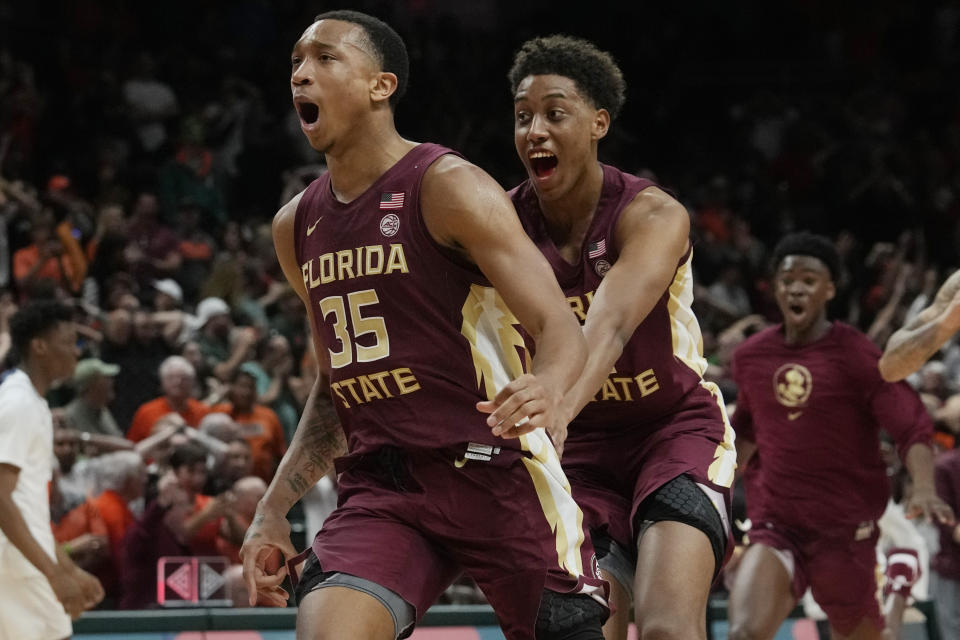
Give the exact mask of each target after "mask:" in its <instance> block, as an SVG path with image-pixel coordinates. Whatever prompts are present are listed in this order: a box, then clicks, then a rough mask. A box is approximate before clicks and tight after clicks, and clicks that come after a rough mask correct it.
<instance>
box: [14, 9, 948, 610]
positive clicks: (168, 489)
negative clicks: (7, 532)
mask: <svg viewBox="0 0 960 640" xmlns="http://www.w3.org/2000/svg"><path fill="white" fill-rule="evenodd" d="M674 4H676V3H674ZM748 4H750V5H755V6H754V9H755V11H746V10H745V11H738V12H737V13H736V16H729V15H726V13H725V12H726V11H727V9H725V8H724V5H723V4H722V3H720V4H717V3H689V4H686V3H684V6H670V7H664V6H649V7H647V6H645V5H643V4H642V3H626V4H624V3H619V4H618V5H617V4H614V3H611V4H610V6H609V7H604V11H602V12H596V11H593V10H591V16H592V18H591V20H582V19H581V18H582V17H583V16H582V15H580V12H579V11H576V12H574V13H571V14H565V13H563V12H560V11H559V10H557V9H556V7H555V6H554V5H552V4H551V5H547V4H546V3H543V2H538V1H534V2H528V3H520V4H517V3H509V4H508V3H505V2H501V1H498V0H486V1H480V2H471V3H442V2H439V1H434V0H406V1H403V2H386V1H379V2H378V1H372V0H371V1H367V2H347V3H340V4H338V5H336V7H333V6H330V7H327V6H322V5H316V3H306V2H301V1H299V0H285V1H283V2H265V1H262V0H241V1H238V2H229V3H225V2H215V3H200V4H197V3H189V4H188V3H184V2H180V1H174V2H172V3H159V4H155V3H136V4H135V5H130V4H128V3H122V2H113V1H107V0H103V1H98V0H87V1H81V2H53V3H45V4H43V5H38V4H36V3H34V4H32V5H31V4H29V3H13V2H9V1H8V0H0V360H2V361H3V367H2V368H3V369H8V368H9V367H10V366H12V365H13V364H14V363H13V362H12V361H11V358H10V354H9V353H8V351H9V335H8V333H7V320H8V319H9V317H10V315H11V313H12V312H13V311H14V310H15V309H16V308H17V306H18V305H19V304H22V303H23V302H24V301H25V300H28V299H37V298H44V297H56V298H59V299H62V300H64V301H69V302H70V303H72V304H73V306H74V308H75V310H76V317H77V320H78V322H79V324H80V327H81V332H82V338H81V341H82V344H81V349H82V353H83V357H84V359H83V360H82V361H81V363H80V364H79V366H78V367H77V370H76V373H75V375H74V378H73V380H71V381H70V382H69V384H67V385H64V386H62V387H60V388H59V389H56V390H55V391H54V392H52V393H51V397H50V398H49V400H50V404H51V407H54V408H55V414H56V418H57V431H56V455H57V458H58V460H59V463H60V473H59V476H58V478H57V481H56V483H55V485H54V489H53V491H52V497H51V500H52V505H53V515H54V520H55V521H56V525H55V526H56V531H57V539H58V540H60V541H61V542H63V543H66V544H67V545H68V546H69V549H70V552H71V555H73V556H74V558H75V559H77V560H78V562H80V563H82V564H84V565H85V566H88V567H91V568H93V569H95V571H96V572H97V574H98V575H99V576H100V577H101V579H102V580H103V584H104V585H105V586H106V587H107V593H108V599H107V600H106V601H105V603H104V605H103V606H105V607H143V606H149V605H150V604H151V603H153V602H154V600H155V592H154V590H155V581H154V579H153V577H152V573H151V572H152V571H154V570H155V567H156V560H157V558H159V557H161V556H165V555H183V554H201V555H223V556H226V557H228V558H231V559H232V561H233V562H236V559H237V551H238V549H239V545H240V543H241V541H242V535H243V531H244V529H245V527H246V525H247V524H248V523H249V520H250V518H251V517H252V514H253V510H254V507H255V505H256V502H257V500H258V499H259V496H261V495H262V493H263V491H264V489H265V486H266V485H265V483H266V482H269V480H270V478H271V475H272V473H273V471H274V469H275V467H276V465H277V463H278V461H279V459H280V457H281V456H282V455H283V452H284V451H285V447H286V445H287V443H288V442H289V441H290V438H291V437H292V434H293V431H294V429H295V427H296V423H297V419H298V416H299V413H300V410H301V408H302V406H303V404H304V401H305V399H306V394H307V393H308V392H309V390H310V387H311V385H312V384H313V381H314V377H315V375H316V369H317V367H316V362H315V361H314V358H313V350H312V345H311V344H310V330H309V328H308V326H307V324H306V316H305V312H304V309H303V305H302V303H301V302H300V300H299V299H298V298H297V296H296V295H295V294H293V292H292V291H291V290H290V288H289V287H288V286H287V285H286V284H285V281H284V279H283V276H282V273H281V272H280V269H279V267H278V264H277V261H276V258H275V254H274V250H273V244H272V239H271V233H270V223H271V218H272V214H273V212H274V211H275V210H276V209H277V208H278V206H279V205H280V204H281V203H283V202H285V201H286V200H288V199H289V198H290V197H291V196H292V195H293V194H295V193H296V192H298V191H299V190H301V189H302V188H303V187H304V186H305V185H306V184H308V183H309V182H310V181H311V180H312V179H313V178H314V177H316V176H317V175H319V174H320V173H321V172H322V171H323V164H322V156H321V155H320V154H318V153H316V152H315V151H313V150H311V149H310V148H309V147H308V146H306V143H305V142H304V140H303V138H302V136H301V134H300V131H299V125H298V122H297V119H296V116H295V113H294V111H293V109H291V108H290V105H289V94H288V93H287V92H288V88H287V74H288V67H287V63H286V60H287V56H288V54H289V48H290V46H291V44H292V43H293V42H294V41H295V39H296V38H297V37H298V35H299V32H300V31H301V30H302V28H303V27H304V26H306V25H307V24H309V22H310V20H311V18H312V16H313V15H314V14H315V13H317V12H319V11H321V10H323V9H326V8H340V7H341V6H344V7H346V6H349V7H352V8H358V9H361V10H364V11H367V12H370V13H374V14H376V15H380V16H381V17H383V18H384V19H386V20H387V21H388V22H390V23H391V24H392V25H394V26H395V27H397V29H398V31H400V33H401V35H403V36H404V37H405V39H406V40H407V43H408V47H409V49H410V53H411V61H412V70H411V78H412V79H411V86H410V90H409V92H408V95H407V97H406V98H405V99H404V100H403V101H401V103H400V105H399V107H398V111H397V121H398V127H399V129H400V131H401V132H402V133H404V134H405V135H407V136H408V137H410V138H412V139H417V140H429V141H434V142H440V143H443V144H447V145H449V146H451V147H454V148H456V149H458V150H459V151H461V152H463V153H464V154H465V155H466V156H467V157H468V158H469V159H471V160H472V161H474V162H476V163H477V164H479V165H480V166H482V167H483V168H485V169H487V170H488V171H489V172H490V173H491V174H492V175H494V177H496V178H498V179H499V180H500V181H501V182H502V183H503V186H504V187H505V188H510V187H512V186H514V185H515V184H516V183H518V182H519V181H520V180H521V179H522V178H523V177H524V176H523V170H522V167H521V165H520V163H519V161H517V160H516V158H515V152H514V151H513V147H512V126H511V116H512V105H511V100H510V96H509V94H508V91H507V83H506V79H505V75H506V71H507V69H508V67H509V62H510V57H511V55H512V52H513V48H514V47H515V46H516V45H517V44H519V43H520V42H521V41H523V40H524V39H525V38H527V37H529V36H531V35H544V34H547V33H552V32H566V33H572V34H574V35H581V36H585V37H588V38H593V39H594V40H595V41H596V42H598V44H600V46H602V47H604V48H607V49H609V50H610V51H612V52H613V53H614V54H615V56H616V57H617V58H618V60H619V61H620V63H621V66H622V67H623V68H624V70H625V72H626V75H627V78H626V79H627V82H628V89H629V91H628V102H627V106H626V108H625V109H624V111H623V114H622V115H621V118H620V120H619V121H618V122H617V123H615V125H614V128H613V131H612V133H611V135H610V136H609V139H608V140H605V141H603V142H602V143H601V147H600V149H601V158H602V159H604V160H606V161H610V162H612V163H614V164H618V165H619V166H621V167H623V168H625V169H628V170H632V171H636V172H637V173H638V174H641V175H644V176H648V177H651V178H652V179H654V180H656V181H657V182H659V183H660V184H662V185H663V186H664V187H665V188H667V189H669V190H671V191H672V192H674V193H675V194H676V195H677V197H678V198H679V199H680V200H681V201H682V202H684V203H685V205H686V206H687V208H688V210H689V212H690V214H691V217H692V220H693V233H694V241H695V249H694V256H695V259H694V270H695V279H696V283H697V291H696V310H697V312H698V315H699V320H700V323H701V326H702V328H703V334H704V349H705V352H706V355H707V356H708V358H709V361H710V364H711V367H710V370H709V371H708V377H709V378H711V379H713V380H715V381H717V382H718V383H719V384H720V385H721V387H722V389H723V391H724V393H725V395H726V398H727V400H728V401H729V402H730V404H731V408H732V407H733V405H735V402H736V388H735V386H734V385H733V383H732V381H731V380H730V379H729V377H728V372H727V363H728V358H729V355H730V353H731V351H732V350H733V349H734V348H735V347H736V346H737V345H738V344H739V343H740V342H741V341H742V340H743V339H744V338H745V337H746V336H748V335H750V334H751V333H752V332H754V331H756V330H758V329H760V328H762V327H764V326H767V325H769V324H770V323H773V322H776V321H777V315H778V314H777V311H776V307H775V305H774V304H773V301H772V296H771V291H770V285H769V282H768V276H769V274H768V265H767V258H768V251H769V249H770V248H771V247H772V246H773V244H774V243H775V242H776V240H777V239H778V238H779V237H780V236H781V235H782V234H783V233H785V232H788V231H792V230H799V229H808V230H811V231H814V232H818V233H823V234H826V235H829V236H830V237H832V238H834V239H835V241H836V244H837V247H838V249H839V250H840V253H841V255H842V257H843V260H844V264H843V275H842V276H841V278H840V281H839V282H838V283H837V288H838V295H837V297H836V299H835V300H834V302H833V303H832V307H831V314H832V317H833V318H835V319H840V320H844V321H847V322H850V323H851V324H853V325H855V326H858V327H859V328H861V329H862V330H864V331H865V332H867V333H868V335H869V336H870V337H871V338H872V339H873V340H874V341H876V343H877V344H878V345H883V344H884V342H885V340H886V339H887V337H888V336H889V335H890V334H891V333H892V331H894V330H896V329H897V328H898V327H900V326H901V325H902V324H903V323H904V321H905V320H906V319H908V318H910V317H911V315H912V314H915V313H917V312H918V311H919V310H920V309H922V308H923V307H924V306H925V305H926V304H927V303H928V302H929V300H930V296H931V295H932V294H933V293H934V292H935V291H936V288H937V287H938V286H939V284H940V283H941V282H942V281H943V280H944V278H945V277H946V276H947V275H948V274H949V273H950V272H952V270H953V269H955V268H956V267H957V266H958V265H960V260H958V257H960V84H958V83H957V82H956V78H957V77H960V69H958V66H960V28H958V25H960V2H957V1H954V0H942V1H932V2H924V3H921V5H918V7H914V6H912V5H908V4H904V3H897V2H883V1H881V2H879V3H875V4H874V5H871V9H870V11H869V12H865V13H862V14H861V13H858V12H857V10H856V9H854V8H853V7H852V6H850V7H847V6H834V5H832V4H831V5H830V6H829V7H828V6H827V3H822V2H818V1H817V0H813V1H809V0H804V1H801V0H790V1H787V2H783V3H774V4H775V5H776V6H773V7H771V6H768V4H769V3H760V2H752V3H748ZM628 5H629V6H628ZM658 5H662V3H658ZM828 8H829V11H828V10H827V9H828ZM611 25H614V26H615V28H611ZM480 52H482V55H481V53H480ZM760 52H763V53H762V54H761V53H760ZM518 277H520V274H518ZM911 383H912V384H914V385H915V386H916V387H917V388H918V389H919V390H920V391H921V393H922V394H923V398H924V401H925V403H926V404H927V407H928V408H929V410H930V412H931V414H932V415H933V416H934V418H935V420H936V424H937V428H938V439H939V442H940V445H941V446H942V447H943V448H944V449H950V448H953V447H954V446H955V442H956V436H957V434H960V342H958V341H956V340H954V341H952V342H951V343H949V344H948V345H947V346H946V347H945V348H944V349H943V351H942V352H941V354H940V355H939V357H937V358H935V359H934V360H933V361H931V362H930V363H929V364H928V365H927V366H926V367H925V368H924V369H923V370H922V371H921V372H920V373H919V374H917V375H916V376H914V377H913V378H912V379H911ZM891 466H892V469H893V468H895V467H896V465H894V464H892V465H891ZM325 487H326V493H324V492H320V491H318V493H317V495H316V496H314V497H313V498H311V500H312V503H311V504H315V505H316V512H315V513H316V514H317V515H312V514H314V510H313V507H311V508H309V509H308V508H305V509H304V512H309V513H304V514H301V515H302V516H303V517H304V518H308V517H309V518H314V520H312V521H311V522H308V523H307V524H306V525H305V527H304V528H305V529H306V531H308V532H310V533H312V531H313V530H314V529H315V528H316V526H318V524H317V523H318V522H319V519H317V518H321V519H322V513H323V512H324V510H325V509H329V508H330V505H329V501H330V499H331V498H330V491H331V490H332V489H331V487H332V484H330V483H329V482H328V484H326V485H325ZM302 530H303V529H301V531H302ZM158 532H162V533H158ZM121 540H126V542H125V543H123V544H121ZM300 542H301V543H306V542H307V539H306V538H305V539H303V540H301V541H300ZM238 588H240V586H239V585H238ZM240 599H241V600H244V599H245V598H243V597H240Z"/></svg>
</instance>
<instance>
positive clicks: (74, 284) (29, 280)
mask: <svg viewBox="0 0 960 640" xmlns="http://www.w3.org/2000/svg"><path fill="white" fill-rule="evenodd" d="M30 239H31V240H32V242H31V244H30V245H29V246H26V247H24V248H22V249H19V250H17V251H16V253H14V254H13V277H14V279H15V280H16V283H17V286H18V287H20V290H21V291H26V290H27V289H29V288H30V287H31V286H33V285H34V284H36V283H37V281H41V280H49V281H52V282H54V283H56V285H57V286H61V287H63V288H64V289H66V290H68V291H74V292H76V291H79V282H78V278H79V279H80V280H82V278H83V275H84V273H83V269H84V265H83V264H82V263H81V264H78V262H77V261H76V260H74V259H73V256H72V254H70V253H67V252H66V250H65V247H64V244H63V242H62V239H61V238H60V237H58V235H57V232H56V224H55V222H54V219H53V213H52V212H51V211H50V210H49V209H44V210H43V211H41V212H39V213H37V214H36V215H35V216H34V217H33V219H32V221H31V225H30Z"/></svg>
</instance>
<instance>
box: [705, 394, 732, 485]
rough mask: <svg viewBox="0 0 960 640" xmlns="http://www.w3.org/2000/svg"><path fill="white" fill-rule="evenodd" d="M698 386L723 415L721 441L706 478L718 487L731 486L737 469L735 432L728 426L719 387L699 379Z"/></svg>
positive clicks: (725, 409)
mask: <svg viewBox="0 0 960 640" xmlns="http://www.w3.org/2000/svg"><path fill="white" fill-rule="evenodd" d="M700 386H701V387H703V388H704V389H706V390H707V391H709V392H710V395H712V396H713V399H714V400H715V401H716V402H717V407H719V408H720V415H721V416H722V417H723V442H721V443H720V444H718V445H717V449H716V451H714V453H713V462H711V463H710V466H709V467H708V468H707V478H708V479H709V480H710V482H712V483H713V484H715V485H717V486H719V487H732V486H733V476H734V474H735V473H736V470H737V447H736V440H737V434H736V433H735V432H734V430H733V427H732V426H730V418H729V417H728V416H727V407H726V405H725V404H724V401H723V394H721V393H720V387H718V386H717V385H716V384H714V383H713V382H707V381H705V380H701V381H700Z"/></svg>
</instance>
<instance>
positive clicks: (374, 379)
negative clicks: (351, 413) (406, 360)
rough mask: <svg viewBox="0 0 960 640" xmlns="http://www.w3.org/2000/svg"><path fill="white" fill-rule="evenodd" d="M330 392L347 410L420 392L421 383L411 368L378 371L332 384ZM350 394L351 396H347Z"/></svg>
mask: <svg viewBox="0 0 960 640" xmlns="http://www.w3.org/2000/svg"><path fill="white" fill-rule="evenodd" d="M388 381H389V382H392V384H389V383H388ZM330 390H331V391H333V394H334V395H335V396H336V397H337V398H338V399H339V400H340V402H341V403H342V404H343V407H344V408H345V409H352V408H353V407H355V406H358V405H361V404H366V403H368V402H373V401H374V400H384V399H386V398H393V397H394V396H398V395H399V396H402V395H406V394H408V393H413V392H414V391H419V390H420V382H419V381H417V376H415V375H414V373H413V371H411V370H410V367H398V368H396V369H390V370H389V371H377V372H376V373H368V374H365V375H362V376H357V377H355V378H344V379H343V380H338V381H337V382H331V383H330ZM344 392H346V393H344ZM347 394H349V395H347Z"/></svg>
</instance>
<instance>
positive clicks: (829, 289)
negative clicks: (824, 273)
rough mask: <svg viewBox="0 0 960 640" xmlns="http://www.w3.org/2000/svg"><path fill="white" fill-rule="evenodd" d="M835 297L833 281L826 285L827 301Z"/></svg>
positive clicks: (835, 289) (835, 291) (835, 287)
mask: <svg viewBox="0 0 960 640" xmlns="http://www.w3.org/2000/svg"><path fill="white" fill-rule="evenodd" d="M836 295H837V286H836V285H835V284H833V280H831V281H830V282H829V283H827V300H833V298H834V296H836Z"/></svg>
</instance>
